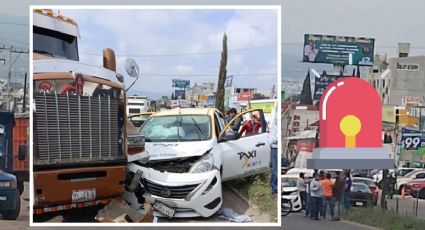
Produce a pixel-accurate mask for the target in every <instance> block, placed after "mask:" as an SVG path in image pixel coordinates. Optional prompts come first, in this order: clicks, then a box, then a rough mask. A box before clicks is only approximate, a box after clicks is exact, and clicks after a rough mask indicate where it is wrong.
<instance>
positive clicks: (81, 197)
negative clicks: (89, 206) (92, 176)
mask: <svg viewBox="0 0 425 230" xmlns="http://www.w3.org/2000/svg"><path fill="white" fill-rule="evenodd" d="M94 199H96V189H94V188H92V189H79V190H72V203H78V202H84V201H91V200H94Z"/></svg>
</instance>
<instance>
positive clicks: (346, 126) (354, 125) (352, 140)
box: [339, 115, 362, 148]
mask: <svg viewBox="0 0 425 230" xmlns="http://www.w3.org/2000/svg"><path fill="white" fill-rule="evenodd" d="M339 129H340V130H341V132H342V133H343V134H344V135H345V147H346V148H355V147H356V136H357V134H359V132H360V130H361V129H362V122H361V121H360V120H359V118H357V117H356V116H354V115H346V116H344V117H343V118H342V119H341V122H340V123H339Z"/></svg>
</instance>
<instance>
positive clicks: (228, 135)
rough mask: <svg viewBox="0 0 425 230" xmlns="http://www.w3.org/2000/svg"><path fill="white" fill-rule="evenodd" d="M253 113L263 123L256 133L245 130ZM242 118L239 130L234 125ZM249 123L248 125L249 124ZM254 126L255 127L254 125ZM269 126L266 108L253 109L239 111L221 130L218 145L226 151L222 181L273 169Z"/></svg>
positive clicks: (222, 150) (224, 152)
mask: <svg viewBox="0 0 425 230" xmlns="http://www.w3.org/2000/svg"><path fill="white" fill-rule="evenodd" d="M253 115H255V116H256V117H258V121H257V122H258V123H259V124H261V126H260V127H259V129H258V131H256V132H250V133H248V132H244V133H241V131H242V129H243V128H242V127H243V126H244V125H247V126H249V125H250V124H249V122H251V120H252V119H253ZM237 119H242V122H241V127H240V128H239V131H233V130H232V129H231V126H232V125H233V123H234V122H235V121H236V120H237ZM247 123H248V124H247ZM251 127H253V126H251ZM268 135H269V133H268V127H267V122H266V120H265V117H264V113H263V110H262V109H250V110H247V111H244V112H242V113H240V114H238V115H237V116H236V117H235V118H233V119H232V120H231V121H230V122H229V123H228V124H226V126H225V127H224V128H223V129H222V130H221V131H220V134H219V138H218V145H219V147H220V150H221V152H222V159H223V161H222V170H223V171H222V180H230V179H234V178H240V177H245V176H249V175H253V174H258V173H261V172H264V171H267V170H270V145H269V144H268V142H267V140H268Z"/></svg>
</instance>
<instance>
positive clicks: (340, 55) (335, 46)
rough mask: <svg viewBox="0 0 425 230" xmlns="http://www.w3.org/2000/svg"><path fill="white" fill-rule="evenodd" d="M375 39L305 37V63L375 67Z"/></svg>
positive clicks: (325, 36)
mask: <svg viewBox="0 0 425 230" xmlns="http://www.w3.org/2000/svg"><path fill="white" fill-rule="evenodd" d="M374 46H375V39H373V38H363V37H346V36H332V35H317V34H305V35H304V46H303V47H304V48H303V62H314V63H328V64H337V65H349V64H350V54H351V64H352V65H367V66H372V65H373V53H374Z"/></svg>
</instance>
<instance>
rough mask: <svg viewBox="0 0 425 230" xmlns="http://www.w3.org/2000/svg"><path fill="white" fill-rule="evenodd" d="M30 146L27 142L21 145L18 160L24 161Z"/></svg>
mask: <svg viewBox="0 0 425 230" xmlns="http://www.w3.org/2000/svg"><path fill="white" fill-rule="evenodd" d="M27 154H28V147H27V145H25V144H21V145H19V152H18V160H20V161H23V160H25V158H26V157H27Z"/></svg>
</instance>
